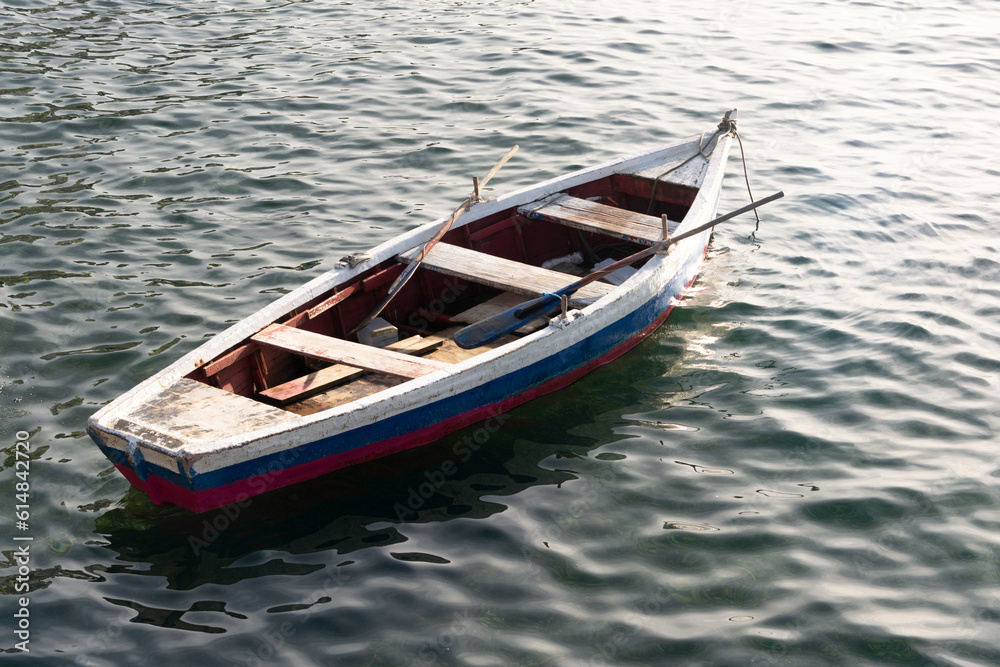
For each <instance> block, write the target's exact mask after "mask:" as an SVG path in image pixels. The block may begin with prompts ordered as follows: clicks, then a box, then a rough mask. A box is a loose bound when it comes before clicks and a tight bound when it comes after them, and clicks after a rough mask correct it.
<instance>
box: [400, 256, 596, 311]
mask: <svg viewBox="0 0 1000 667" xmlns="http://www.w3.org/2000/svg"><path fill="white" fill-rule="evenodd" d="M419 252H420V249H419V248H412V249H410V250H408V251H406V252H405V253H402V254H401V255H399V258H400V259H401V260H402V261H404V262H412V261H413V259H414V257H415V256H416V255H417V253H419ZM423 266H425V267H426V268H428V269H432V270H434V271H438V272H440V273H444V274H446V275H449V276H456V277H458V278H463V279H465V280H468V281H471V282H475V283H480V284H482V285H488V286H489V287H495V288H497V289H500V290H503V291H505V292H514V293H516V294H525V295H527V296H540V295H541V294H544V293H546V292H555V291H556V290H558V289H561V288H563V287H566V286H567V285H569V284H571V283H574V282H576V278H575V276H571V275H568V274H565V273H560V272H559V271H550V270H549V269H543V268H540V267H537V266H531V265H530V264H522V263H521V262H514V261H511V260H509V259H501V258H500V257H494V256H492V255H487V254H485V253H482V252H476V251H475V250H468V249H466V248H461V247H459V246H455V245H451V244H448V243H438V244H437V245H436V246H434V249H433V250H431V251H430V253H428V254H427V256H426V257H424V261H423ZM613 289H614V287H613V286H611V285H604V284H601V283H591V284H590V285H587V286H586V287H584V288H582V289H580V290H579V291H577V292H576V293H575V294H573V296H572V297H570V303H571V304H573V305H575V306H581V305H586V304H587V303H590V302H592V301H596V300H597V299H599V298H601V297H602V296H604V295H605V294H608V293H610V292H611V291H612V290H613Z"/></svg>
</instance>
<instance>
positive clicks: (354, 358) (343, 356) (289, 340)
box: [253, 324, 449, 378]
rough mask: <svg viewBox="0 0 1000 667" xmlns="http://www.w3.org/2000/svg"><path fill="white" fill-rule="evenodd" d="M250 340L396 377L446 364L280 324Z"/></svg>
mask: <svg viewBox="0 0 1000 667" xmlns="http://www.w3.org/2000/svg"><path fill="white" fill-rule="evenodd" d="M253 340H255V341H256V342H257V343H260V344H262V345H271V346H274V347H278V348H281V349H283V350H288V351H289V352H294V353H296V354H301V355H302V356H305V357H312V358H313V359H323V360H324V361H332V362H334V363H338V364H345V365H347V366H354V367H356V368H363V369H365V370H368V371H373V372H376V373H384V374H386V375H393V376H396V377H405V378H418V377H423V376H424V375H429V374H431V373H436V372H437V371H440V370H443V369H445V368H448V366H449V365H448V364H442V363H440V362H437V361H431V360H429V359H421V358H419V357H412V356H409V355H406V354H402V353H400V352H394V351H392V350H385V349H381V348H377V347H370V346H368V345H362V344H361V343H352V342H350V341H346V340H341V339H339V338H333V337H331V336H324V335H322V334H318V333H313V332H311V331H303V330H302V329H295V328H292V327H286V326H284V325H281V324H272V325H270V326H269V327H267V328H265V329H264V330H263V331H261V332H259V333H258V334H256V335H255V336H254V337H253Z"/></svg>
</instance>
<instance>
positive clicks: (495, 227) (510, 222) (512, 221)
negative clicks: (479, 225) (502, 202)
mask: <svg viewBox="0 0 1000 667" xmlns="http://www.w3.org/2000/svg"><path fill="white" fill-rule="evenodd" d="M516 224H517V218H516V217H513V216H512V217H510V218H507V219H506V220H501V221H500V222H497V223H494V224H492V225H490V226H489V227H485V228H483V229H480V230H479V231H478V232H470V233H469V241H470V242H472V243H475V242H477V241H481V240H482V239H487V238H489V237H491V236H493V235H494V234H499V233H500V232H502V231H503V230H505V229H508V228H510V227H513V226H514V225H516Z"/></svg>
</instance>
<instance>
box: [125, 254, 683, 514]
mask: <svg viewBox="0 0 1000 667" xmlns="http://www.w3.org/2000/svg"><path fill="white" fill-rule="evenodd" d="M696 278H697V273H696V274H695V277H694V278H692V279H691V281H690V282H688V284H687V285H685V286H684V290H683V291H682V294H683V293H684V292H686V291H687V289H688V288H689V287H690V286H691V285H692V284H693V283H694V281H695V279H696ZM673 309H674V306H673V305H671V306H670V307H669V308H667V309H666V310H665V311H664V312H663V313H662V314H661V315H659V316H658V317H657V318H656V319H655V320H654V321H653V322H652V323H650V324H649V325H648V326H647V327H646V328H645V329H643V330H642V331H640V332H639V333H638V334H637V335H635V336H633V337H632V338H629V339H628V340H626V341H625V342H624V343H622V344H621V345H619V346H618V347H616V348H614V349H612V350H611V351H609V352H607V353H606V354H604V355H603V356H601V357H598V358H597V359H594V360H591V361H590V362H588V363H586V364H584V365H583V366H579V367H577V368H575V369H574V370H572V371H570V372H569V373H566V374H565V375H560V376H559V377H556V378H553V379H551V380H549V381H548V382H546V383H544V384H541V385H538V386H537V387H534V388H532V389H529V390H527V391H525V392H522V393H520V394H518V395H516V396H512V397H510V398H508V399H505V400H503V401H500V402H498V403H492V404H489V405H484V406H481V407H478V408H476V409H474V410H469V411H468V412H464V413H462V414H460V415H455V416H454V417H451V418H449V419H446V420H443V421H440V422H438V423H436V424H433V425H431V426H428V427H426V428H423V429H420V430H418V431H412V432H410V433H407V434H405V435H402V436H399V437H397V438H392V439H390V440H383V441H382V442H378V443H374V444H371V445H368V446H366V447H364V448H362V449H361V450H358V451H351V452H343V453H341V454H334V455H332V456H328V457H326V458H324V459H320V460H318V461H309V462H308V463H303V464H301V465H298V466H291V467H288V468H281V469H278V470H274V471H272V472H266V473H263V474H261V475H257V476H254V477H250V478H247V479H243V480H239V481H236V482H232V483H231V484H226V485H224V486H219V487H216V488H213V489H205V490H203V491H190V490H188V489H185V488H183V487H180V486H176V485H174V484H171V483H169V482H167V481H165V480H163V479H162V478H160V477H157V476H156V475H150V476H149V477H148V478H147V479H146V480H145V481H143V480H141V479H139V476H138V475H136V473H135V471H134V470H133V469H132V468H130V467H128V466H119V465H116V467H117V468H118V470H119V471H120V472H121V473H122V474H123V475H124V476H125V477H126V478H127V479H128V481H129V482H130V483H131V484H132V486H134V487H136V488H138V489H140V490H142V491H144V492H146V493H147V494H148V495H149V497H150V498H151V499H152V500H153V502H155V503H156V504H158V505H162V504H165V503H171V504H174V505H180V506H181V507H185V508H187V509H189V510H192V511H194V512H207V511H209V510H212V509H216V508H219V507H223V506H225V505H231V504H233V503H239V504H241V505H245V503H246V502H247V501H248V500H249V498H251V497H253V496H256V495H259V494H261V493H265V492H267V491H273V490H275V489H279V488H282V487H285V486H290V485H292V484H296V483H298V482H304V481H306V480H308V479H312V478H314V477H319V476H320V475H324V474H326V473H329V472H332V471H334V470H338V469H340V468H346V467H348V466H352V465H355V464H358V463H362V462H364V461H370V460H372V459H376V458H380V457H382V456H387V455H389V454H393V453H395V452H401V451H404V450H407V449H412V448H413V447H418V446H420V445H424V444H427V443H429V442H434V441H435V440H440V439H441V438H443V437H444V436H446V435H448V434H449V433H452V432H454V431H457V430H458V429H460V428H463V427H465V426H469V425H470V424H475V423H477V422H480V421H483V420H484V419H488V418H489V417H493V416H496V415H498V414H501V413H504V412H507V411H508V410H511V409H513V408H514V407H516V406H518V405H520V404H522V403H526V402H528V401H530V400H532V399H534V398H537V397H538V396H541V395H543V394H548V393H551V392H554V391H557V390H559V389H562V388H563V387H566V386H568V385H570V384H572V383H573V382H575V381H576V380H579V379H580V378H581V377H583V376H584V375H586V374H587V373H590V372H591V371H593V370H594V369H595V368H597V367H598V366H603V365H604V364H606V363H608V362H611V361H614V360H615V359H617V358H618V357H620V356H621V355H623V354H625V353H626V352H628V351H629V350H631V349H632V348H633V347H635V346H636V345H638V344H639V343H640V342H642V340H643V339H645V338H646V337H647V336H649V335H650V334H651V333H652V332H653V331H655V330H656V329H658V328H659V327H660V326H661V325H662V324H663V322H664V321H666V319H667V317H668V316H669V315H670V313H671V312H672V311H673Z"/></svg>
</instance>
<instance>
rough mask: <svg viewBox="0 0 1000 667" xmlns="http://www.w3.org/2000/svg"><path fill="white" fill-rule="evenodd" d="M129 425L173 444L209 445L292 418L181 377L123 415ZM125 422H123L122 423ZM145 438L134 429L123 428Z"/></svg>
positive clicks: (288, 414) (275, 409) (281, 411)
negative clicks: (166, 438) (168, 440)
mask: <svg viewBox="0 0 1000 667" xmlns="http://www.w3.org/2000/svg"><path fill="white" fill-rule="evenodd" d="M125 418H126V420H127V421H128V422H131V423H132V424H135V425H137V426H138V427H141V428H144V429H150V430H152V431H156V432H158V433H162V434H164V435H166V436H168V437H170V438H171V439H173V442H174V443H175V445H174V446H175V447H176V446H178V445H179V444H181V443H189V442H211V441H215V440H219V439H221V438H228V437H230V436H234V435H240V434H241V433H248V432H250V431H254V430H257V429H260V428H265V427H267V426H271V425H273V424H277V423H281V422H286V421H291V420H292V419H295V415H293V414H291V413H288V412H285V411H284V410H280V409H278V408H275V407H272V406H270V405H265V404H263V403H260V402H258V401H254V400H251V399H249V398H244V397H242V396H237V395H236V394H232V393H230V392H228V391H223V390H222V389H216V388H215V387H210V386H208V385H206V384H202V383H201V382H197V381H195V380H189V379H187V378H182V379H180V380H178V381H177V382H175V383H174V384H172V385H170V386H169V387H167V388H165V389H164V390H163V391H161V392H159V393H157V394H155V395H154V396H152V397H151V398H150V399H149V400H147V401H146V402H145V403H142V404H141V405H139V406H138V407H137V408H136V409H135V410H133V411H132V412H131V413H130V414H127V415H125ZM123 421H125V420H123ZM125 430H128V431H129V432H130V433H132V434H133V435H137V436H140V437H142V436H144V435H145V434H144V433H142V432H140V431H136V430H135V429H134V428H131V427H130V428H128V429H125Z"/></svg>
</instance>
